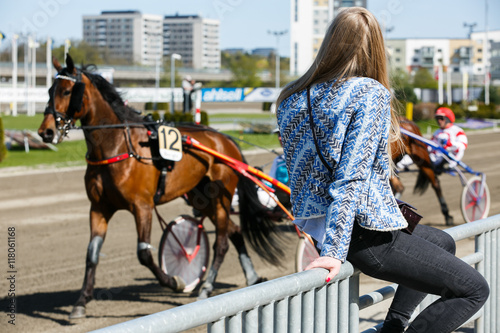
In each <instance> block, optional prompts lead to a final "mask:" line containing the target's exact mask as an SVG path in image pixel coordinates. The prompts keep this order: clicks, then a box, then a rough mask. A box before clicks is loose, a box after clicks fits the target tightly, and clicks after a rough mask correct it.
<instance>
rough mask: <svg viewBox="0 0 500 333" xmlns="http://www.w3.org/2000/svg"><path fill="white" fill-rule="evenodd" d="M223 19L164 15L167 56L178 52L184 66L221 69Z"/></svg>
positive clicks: (164, 53)
mask: <svg viewBox="0 0 500 333" xmlns="http://www.w3.org/2000/svg"><path fill="white" fill-rule="evenodd" d="M219 35H220V31H219V21H218V20H214V19H206V18H202V17H200V16H198V15H174V16H165V17H164V18H163V56H165V57H167V56H170V54H172V53H177V54H180V55H181V56H182V64H183V65H184V67H187V68H193V69H220V64H221V56H220V37H219Z"/></svg>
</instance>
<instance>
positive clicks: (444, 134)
mask: <svg viewBox="0 0 500 333" xmlns="http://www.w3.org/2000/svg"><path fill="white" fill-rule="evenodd" d="M434 117H435V119H436V121H437V123H438V125H439V129H437V130H436V131H435V132H434V134H433V136H432V138H431V140H432V141H434V142H436V143H437V144H438V145H440V146H441V147H443V148H444V149H446V151H447V152H449V153H450V154H451V155H453V157H454V158H455V159H456V160H461V159H462V157H464V152H465V149H467V144H468V141H467V136H466V135H465V132H464V131H463V129H461V128H460V127H458V126H457V125H454V122H455V114H454V113H453V111H451V110H450V109H448V108H445V107H440V108H438V109H437V110H436V113H435V115H434ZM429 148H430V147H429ZM430 157H431V160H432V162H433V164H434V166H435V167H436V168H437V170H438V171H439V170H442V169H445V168H453V167H455V166H456V164H457V163H456V162H455V161H447V160H446V159H445V158H444V155H443V154H441V153H439V152H438V151H435V150H432V149H430ZM446 164H448V165H446Z"/></svg>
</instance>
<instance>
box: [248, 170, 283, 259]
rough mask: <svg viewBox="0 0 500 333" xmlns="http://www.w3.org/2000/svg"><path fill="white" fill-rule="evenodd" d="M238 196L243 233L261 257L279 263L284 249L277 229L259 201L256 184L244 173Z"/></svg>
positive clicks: (267, 211) (266, 209)
mask: <svg viewBox="0 0 500 333" xmlns="http://www.w3.org/2000/svg"><path fill="white" fill-rule="evenodd" d="M238 196H239V205H240V226H241V230H242V232H243V235H245V238H246V239H247V240H248V241H249V242H250V245H251V246H252V248H253V249H254V250H255V252H257V254H258V255H259V256H260V257H261V258H262V259H264V260H266V261H267V262H269V263H271V264H273V265H281V263H280V261H281V259H282V258H283V257H284V251H283V246H282V245H283V242H282V238H281V237H280V234H279V230H278V228H277V226H276V224H275V223H274V222H273V220H272V219H271V218H270V215H269V209H268V208H267V207H265V206H264V205H262V203H261V202H260V201H259V197H258V194H257V186H256V185H255V183H254V182H253V181H252V180H251V179H250V178H248V177H246V176H244V175H240V179H239V182H238Z"/></svg>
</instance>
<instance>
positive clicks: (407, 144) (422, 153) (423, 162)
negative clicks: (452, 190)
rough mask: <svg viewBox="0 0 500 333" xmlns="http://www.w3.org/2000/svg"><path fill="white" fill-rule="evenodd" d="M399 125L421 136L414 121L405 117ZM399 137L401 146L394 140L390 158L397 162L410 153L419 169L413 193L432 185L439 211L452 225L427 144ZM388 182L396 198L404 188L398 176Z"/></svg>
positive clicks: (418, 192)
mask: <svg viewBox="0 0 500 333" xmlns="http://www.w3.org/2000/svg"><path fill="white" fill-rule="evenodd" d="M400 126H401V128H404V129H406V130H407V131H409V132H412V133H415V134H417V135H418V136H422V133H421V132H420V129H419V128H418V126H417V125H416V124H415V123H414V122H412V121H410V120H408V119H406V118H401V119H400ZM401 139H402V144H403V147H401V146H400V145H398V143H396V142H394V143H393V144H392V146H391V151H392V160H393V161H394V163H397V162H399V161H400V160H401V158H402V157H403V156H404V154H408V155H410V157H411V159H412V160H413V162H414V163H415V164H416V165H417V167H418V169H419V171H418V176H417V182H416V184H415V187H414V189H413V193H416V194H423V193H424V192H425V191H426V190H427V187H428V186H429V183H430V184H431V185H432V188H433V189H434V192H436V196H437V197H438V199H439V204H440V205H441V212H442V213H443V215H444V217H445V222H446V225H452V224H453V216H451V215H450V214H449V211H448V205H447V204H446V201H445V200H444V196H443V192H442V190H441V185H440V184H439V179H438V177H437V176H436V174H435V173H434V168H433V166H432V163H431V160H430V157H429V152H428V151H427V145H426V144H424V143H423V142H420V141H418V140H416V139H413V138H410V137H408V136H406V135H402V136H401ZM390 182H391V187H392V190H393V192H394V195H395V196H396V197H397V198H399V197H401V194H402V193H403V190H404V186H403V184H402V183H401V181H400V180H399V178H398V177H397V176H393V177H392V178H391V180H390Z"/></svg>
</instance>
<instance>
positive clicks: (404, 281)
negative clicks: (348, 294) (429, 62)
mask: <svg viewBox="0 0 500 333" xmlns="http://www.w3.org/2000/svg"><path fill="white" fill-rule="evenodd" d="M278 105H279V107H278V111H277V117H278V125H279V127H280V132H281V135H282V141H283V148H284V152H285V158H286V164H287V168H288V172H289V177H290V187H291V191H292V194H291V202H292V205H293V213H294V215H295V218H296V220H295V223H296V224H297V225H298V226H299V228H301V229H302V230H304V231H306V232H307V233H309V234H310V235H311V236H312V237H313V238H314V239H315V241H316V242H317V247H318V250H319V251H320V257H319V258H318V259H316V260H315V261H314V262H312V263H311V264H310V265H309V266H308V267H307V269H312V268H318V267H320V268H325V269H327V270H328V271H329V273H328V275H327V278H326V281H327V282H328V281H330V280H331V279H332V278H333V277H334V276H335V275H336V274H337V273H338V272H339V270H340V266H341V264H342V262H344V261H345V260H349V261H350V262H351V263H352V264H354V265H355V266H356V267H358V268H359V269H360V270H361V271H362V272H364V273H365V274H368V275H370V276H373V277H376V278H379V279H383V280H387V281H392V282H396V283H398V284H399V285H400V286H399V288H398V291H397V293H396V295H395V297H394V301H393V303H392V305H391V307H390V310H389V313H388V314H387V317H386V320H385V322H384V327H383V330H382V332H404V331H405V329H406V332H426V333H429V332H452V331H453V330H455V329H456V328H457V327H459V326H460V325H461V324H463V323H464V322H465V321H466V320H467V319H469V318H470V317H471V316H472V315H473V314H474V313H475V312H477V311H478V310H479V309H480V308H481V306H482V305H483V304H484V302H485V301H486V299H487V298H488V295H489V287H488V284H487V282H486V281H485V280H484V278H483V277H482V276H481V275H480V274H479V273H478V272H477V271H476V270H474V269H473V268H471V267H470V266H469V265H467V264H465V263H464V262H462V261H461V260H460V259H458V258H456V257H455V255H454V251H455V244H454V242H453V239H451V237H449V236H448V235H447V234H446V233H444V232H442V231H439V230H437V229H434V228H431V227H428V226H424V225H418V226H417V227H416V228H415V230H414V231H413V233H412V234H411V233H410V232H409V231H408V230H407V229H406V228H407V222H406V220H405V219H404V217H403V216H402V215H401V212H400V210H399V208H398V205H397V203H396V200H395V198H394V196H393V194H392V192H391V188H390V185H389V176H390V174H391V170H392V164H391V162H390V161H389V157H388V156H390V154H388V153H389V152H388V150H389V146H390V145H389V142H391V141H392V140H398V138H399V131H398V128H399V125H398V122H397V118H396V114H395V113H394V112H393V111H392V107H391V94H390V86H389V80H388V75H387V64H386V56H385V48H384V41H383V37H382V33H381V31H380V27H379V25H378V23H377V21H376V19H375V17H374V16H373V15H372V14H371V13H370V12H368V11H367V10H366V9H364V8H357V7H352V8H346V9H344V10H342V11H341V12H340V13H339V14H338V15H337V17H336V18H335V20H334V21H333V22H332V23H331V25H330V27H329V29H328V31H327V33H326V35H325V39H324V41H323V44H322V46H321V48H320V50H319V52H318V55H317V57H316V59H315V61H314V63H313V65H312V66H311V68H310V69H309V70H308V71H307V72H306V73H305V74H304V75H303V76H302V77H300V78H299V79H298V80H296V81H295V82H292V83H291V84H289V85H288V86H286V87H285V88H284V89H283V91H282V93H281V95H280V96H279V98H278ZM427 293H431V294H435V295H439V296H441V298H440V299H438V300H437V301H436V302H435V303H433V304H431V305H430V306H429V307H428V308H427V309H425V310H424V311H423V312H422V313H421V314H420V315H419V316H418V317H417V318H416V319H415V320H414V321H413V322H412V323H411V324H410V326H409V327H408V328H407V327H406V326H407V325H408V323H409V319H410V317H411V314H412V313H413V311H414V309H415V307H416V306H417V305H418V303H419V302H420V301H421V300H422V299H423V297H424V296H425V295H426V294H427Z"/></svg>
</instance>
